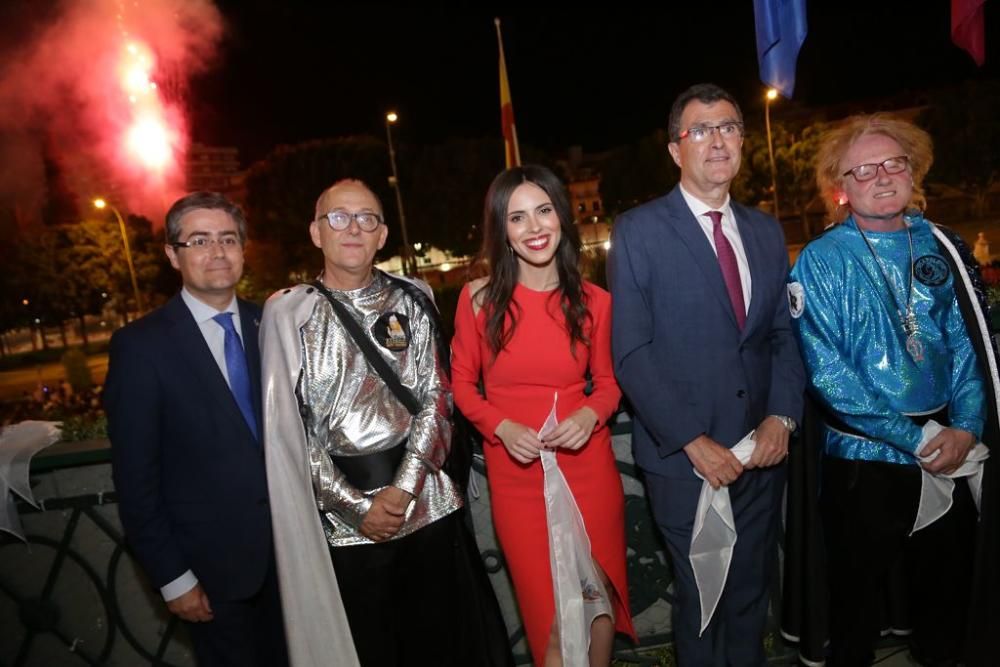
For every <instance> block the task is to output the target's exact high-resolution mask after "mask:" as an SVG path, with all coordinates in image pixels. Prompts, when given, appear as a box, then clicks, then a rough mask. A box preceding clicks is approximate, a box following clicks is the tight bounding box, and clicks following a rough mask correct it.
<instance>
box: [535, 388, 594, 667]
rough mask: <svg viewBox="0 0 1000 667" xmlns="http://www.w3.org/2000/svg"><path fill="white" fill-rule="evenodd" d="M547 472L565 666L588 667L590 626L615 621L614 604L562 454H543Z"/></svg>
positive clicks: (549, 426)
mask: <svg viewBox="0 0 1000 667" xmlns="http://www.w3.org/2000/svg"><path fill="white" fill-rule="evenodd" d="M558 400H559V395H558V394H556V395H555V397H554V399H553V402H552V411H551V412H549V416H548V418H547V419H546V420H545V424H544V425H543V426H542V428H541V429H539V431H538V436H539V438H543V437H545V436H546V435H548V434H549V433H551V432H552V431H554V430H555V428H556V426H557V425H558V421H557V419H556V403H557V402H558ZM541 459H542V470H543V471H544V472H545V517H546V520H547V523H548V529H549V565H550V566H551V568H552V590H553V593H554V594H555V602H556V617H557V619H558V623H559V648H560V652H561V654H562V661H563V664H564V665H568V666H576V665H588V664H590V662H589V657H588V656H589V652H590V626H591V624H592V623H593V622H594V619H595V618H597V617H598V616H602V615H607V616H611V615H612V613H611V603H610V601H609V600H608V593H607V591H606V590H605V588H604V585H603V584H602V583H601V578H600V577H599V576H598V574H597V569H596V568H595V567H594V560H593V557H592V556H591V553H590V538H589V537H588V536H587V527H586V526H585V525H584V523H583V516H582V515H581V514H580V508H579V506H578V505H577V504H576V499H575V498H574V497H573V491H572V490H571V489H570V488H569V484H568V483H567V482H566V478H565V477H564V476H563V474H562V471H561V470H560V469H559V463H558V462H557V460H556V452H555V451H552V450H547V449H546V450H542V452H541Z"/></svg>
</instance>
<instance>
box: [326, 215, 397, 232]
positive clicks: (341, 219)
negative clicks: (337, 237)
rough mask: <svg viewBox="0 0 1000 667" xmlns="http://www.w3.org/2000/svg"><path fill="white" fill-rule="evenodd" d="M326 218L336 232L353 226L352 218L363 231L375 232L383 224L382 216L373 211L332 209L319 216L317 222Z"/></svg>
mask: <svg viewBox="0 0 1000 667" xmlns="http://www.w3.org/2000/svg"><path fill="white" fill-rule="evenodd" d="M323 218H326V221H327V223H328V224H329V225H330V229H332V230H334V231H335V232H342V231H344V230H345V229H347V228H348V227H350V226H351V220H353V221H354V222H356V223H358V227H360V228H361V231H363V232H374V231H375V230H376V229H378V226H379V225H380V224H382V216H381V215H379V214H378V213H372V212H371V211H361V212H359V213H348V212H347V211H330V212H329V213H325V214H323V215H321V216H320V217H319V218H317V222H318V221H319V220H322V219H323Z"/></svg>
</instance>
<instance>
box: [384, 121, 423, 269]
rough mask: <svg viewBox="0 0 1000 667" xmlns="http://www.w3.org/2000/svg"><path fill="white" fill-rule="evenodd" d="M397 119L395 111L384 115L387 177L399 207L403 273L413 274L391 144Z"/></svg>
mask: <svg viewBox="0 0 1000 667" xmlns="http://www.w3.org/2000/svg"><path fill="white" fill-rule="evenodd" d="M397 120H399V116H397V115H396V112H395V111H390V112H389V113H387V114H386V115H385V137H386V140H387V141H388V143H389V164H390V165H391V166H392V176H390V177H389V185H391V186H392V187H393V189H394V190H395V191H396V206H397V208H398V209H399V229H400V231H402V233H403V273H405V274H407V275H410V276H412V275H415V274H416V272H417V268H416V262H412V263H411V261H410V258H411V257H412V253H411V250H410V239H409V235H408V234H407V233H406V216H405V215H403V195H402V194H400V192H399V175H398V174H397V173H396V150H395V149H394V148H393V146H392V124H393V123H395V122H396V121H397Z"/></svg>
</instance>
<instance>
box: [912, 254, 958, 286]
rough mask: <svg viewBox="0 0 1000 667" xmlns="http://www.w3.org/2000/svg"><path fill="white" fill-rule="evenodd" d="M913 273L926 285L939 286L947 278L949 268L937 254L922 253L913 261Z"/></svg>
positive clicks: (949, 272) (949, 273)
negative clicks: (922, 254) (921, 255)
mask: <svg viewBox="0 0 1000 667" xmlns="http://www.w3.org/2000/svg"><path fill="white" fill-rule="evenodd" d="M913 275H914V276H916V278H917V280H919V281H920V282H922V283H923V284H925V285H927V286H928V287H940V286H941V285H944V283H945V281H947V280H948V276H950V275H951V269H949V268H948V263H947V262H945V261H944V260H943V259H941V258H940V257H938V256H937V255H924V256H923V257H921V258H920V259H918V260H917V261H916V262H914V263H913Z"/></svg>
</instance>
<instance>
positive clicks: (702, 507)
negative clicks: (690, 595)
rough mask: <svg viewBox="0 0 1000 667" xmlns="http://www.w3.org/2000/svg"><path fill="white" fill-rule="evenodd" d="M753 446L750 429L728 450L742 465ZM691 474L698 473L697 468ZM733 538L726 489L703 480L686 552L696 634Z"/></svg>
mask: <svg viewBox="0 0 1000 667" xmlns="http://www.w3.org/2000/svg"><path fill="white" fill-rule="evenodd" d="M756 446H757V443H756V442H754V440H753V431H751V432H750V433H748V434H747V435H746V436H745V437H744V438H743V439H742V440H740V441H739V442H738V443H736V444H735V445H733V448H732V449H731V450H730V451H731V452H732V453H733V455H734V456H735V457H736V458H737V459H739V462H740V463H741V464H743V465H746V464H747V463H748V462H749V461H750V456H751V455H752V454H753V450H754V448H756ZM695 474H696V475H698V471H697V470H695ZM698 476H699V477H701V475H698ZM736 538H737V535H736V519H734V518H733V505H732V503H731V502H730V499H729V489H728V488H727V487H725V486H720V487H719V488H718V489H713V488H712V485H711V484H709V483H708V482H703V483H702V485H701V496H700V497H699V498H698V509H696V510H695V515H694V528H693V529H692V531H691V549H690V551H689V552H688V558H689V560H690V561H691V569H692V570H693V571H694V581H695V584H696V585H697V586H698V598H699V599H700V601H701V629H700V630H699V631H698V636H699V637H700V636H701V634H702V633H703V632H705V628H707V627H708V623H709V621H711V620H712V615H713V614H715V608H716V607H717V606H718V605H719V600H720V599H721V598H722V591H723V590H724V589H725V587H726V579H728V578H729V564H730V563H731V562H732V560H733V548H734V547H735V546H736Z"/></svg>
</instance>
